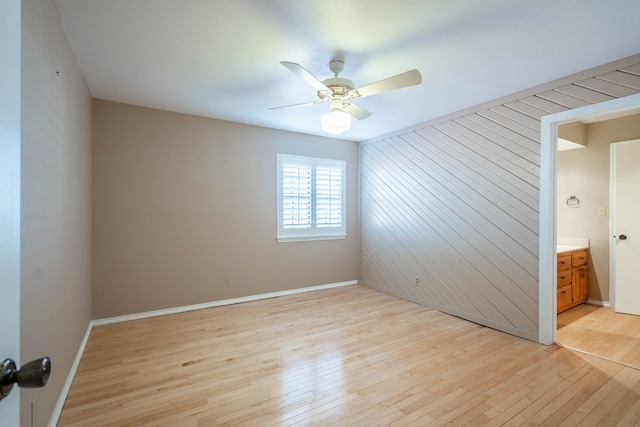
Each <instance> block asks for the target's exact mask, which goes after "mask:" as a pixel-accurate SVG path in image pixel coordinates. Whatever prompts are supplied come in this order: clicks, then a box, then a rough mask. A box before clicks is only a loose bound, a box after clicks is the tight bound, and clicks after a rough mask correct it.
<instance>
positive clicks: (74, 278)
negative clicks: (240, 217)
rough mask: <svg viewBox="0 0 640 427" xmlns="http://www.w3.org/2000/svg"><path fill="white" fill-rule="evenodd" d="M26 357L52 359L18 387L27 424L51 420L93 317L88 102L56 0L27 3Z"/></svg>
mask: <svg viewBox="0 0 640 427" xmlns="http://www.w3.org/2000/svg"><path fill="white" fill-rule="evenodd" d="M22 43H23V44H22V75H21V79H22V91H21V92H22V94H21V96H22V118H21V122H22V123H21V128H22V135H21V138H22V153H21V157H22V161H21V168H22V171H21V186H22V188H21V222H22V229H21V295H20V298H21V322H20V323H21V325H20V326H21V362H22V363H24V362H27V361H29V360H32V359H35V358H39V357H42V356H49V357H51V359H52V363H53V373H52V375H51V378H50V381H49V384H48V385H47V386H46V387H45V388H43V389H21V391H20V393H21V415H20V417H21V425H23V426H28V425H30V419H31V414H30V404H31V401H32V399H33V398H34V396H36V395H37V396H38V407H39V410H38V418H37V420H36V423H35V425H37V426H44V425H47V423H48V420H49V417H50V415H51V413H52V411H53V408H54V406H55V404H56V402H57V400H58V396H59V394H60V392H61V390H62V387H63V385H64V382H65V380H66V377H67V375H68V373H69V371H70V368H71V365H72V364H73V361H74V359H75V356H76V354H77V352H78V348H79V346H80V343H81V342H82V339H83V337H84V334H85V332H86V330H87V326H88V324H89V322H90V320H91V99H90V97H89V92H88V90H87V87H86V85H85V83H84V79H83V77H82V75H81V73H80V70H79V69H78V66H77V63H76V60H75V58H74V56H73V54H72V52H71V48H70V47H69V45H68V43H67V39H66V35H65V33H64V30H63V28H62V25H61V23H60V18H59V17H58V14H57V11H56V8H55V5H54V4H53V1H50V0H49V1H41V0H24V1H23V2H22Z"/></svg>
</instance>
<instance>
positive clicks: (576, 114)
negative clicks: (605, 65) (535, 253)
mask: <svg viewBox="0 0 640 427" xmlns="http://www.w3.org/2000/svg"><path fill="white" fill-rule="evenodd" d="M639 111H640V94H636V95H631V96H627V97H624V98H618V99H614V100H611V101H607V102H602V103H599V104H593V105H589V106H585V107H581V108H576V109H573V110H568V111H563V112H560V113H556V114H551V115H548V116H545V117H543V118H542V126H541V152H540V155H541V158H540V160H541V162H540V248H539V257H540V270H539V283H540V286H539V299H538V301H539V342H540V343H542V344H553V343H554V342H555V340H556V327H557V317H556V298H557V295H556V243H557V220H556V212H557V206H556V205H557V137H558V125H560V124H563V123H569V122H574V121H598V120H606V119H609V118H615V117H621V116H625V115H629V114H634V113H637V112H639Z"/></svg>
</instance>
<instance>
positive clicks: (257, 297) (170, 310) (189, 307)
mask: <svg viewBox="0 0 640 427" xmlns="http://www.w3.org/2000/svg"><path fill="white" fill-rule="evenodd" d="M357 284H358V281H357V280H349V281H347V282H337V283H329V284H327V285H317V286H308V287H306V288H297V289H289V290H286V291H278V292H269V293H267V294H258V295H249V296H246V297H239V298H232V299H225V300H220V301H211V302H205V303H202V304H193V305H184V306H181V307H172V308H165V309H163V310H154V311H147V312H144V313H136V314H127V315H125V316H117V317H107V318H105V319H97V320H94V321H93V324H94V325H95V326H99V325H109V324H111V323H119V322H128V321H129V320H138V319H146V318H149V317H156V316H164V315H167V314H176V313H183V312H185V311H193V310H202V309H203V308H212V307H220V306H223V305H232V304H239V303H241V302H249V301H257V300H261V299H268V298H275V297H281V296H285V295H293V294H299V293H302V292H312V291H319V290H321V289H330V288H338V287H340V286H349V285H357Z"/></svg>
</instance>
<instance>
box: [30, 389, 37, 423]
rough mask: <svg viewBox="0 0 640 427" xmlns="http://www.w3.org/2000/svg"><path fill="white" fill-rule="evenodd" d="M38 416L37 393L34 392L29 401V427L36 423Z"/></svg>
mask: <svg viewBox="0 0 640 427" xmlns="http://www.w3.org/2000/svg"><path fill="white" fill-rule="evenodd" d="M37 418H38V395H37V394H36V395H35V396H34V397H33V400H32V401H31V427H33V426H35V425H36V419H37Z"/></svg>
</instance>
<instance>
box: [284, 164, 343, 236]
mask: <svg viewBox="0 0 640 427" xmlns="http://www.w3.org/2000/svg"><path fill="white" fill-rule="evenodd" d="M345 168H346V163H345V162H344V161H342V160H328V159H317V158H313V157H301V156H291V155H287V154H278V241H280V242H283V241H299V240H313V239H337V238H344V237H345V236H346V227H345Z"/></svg>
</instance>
